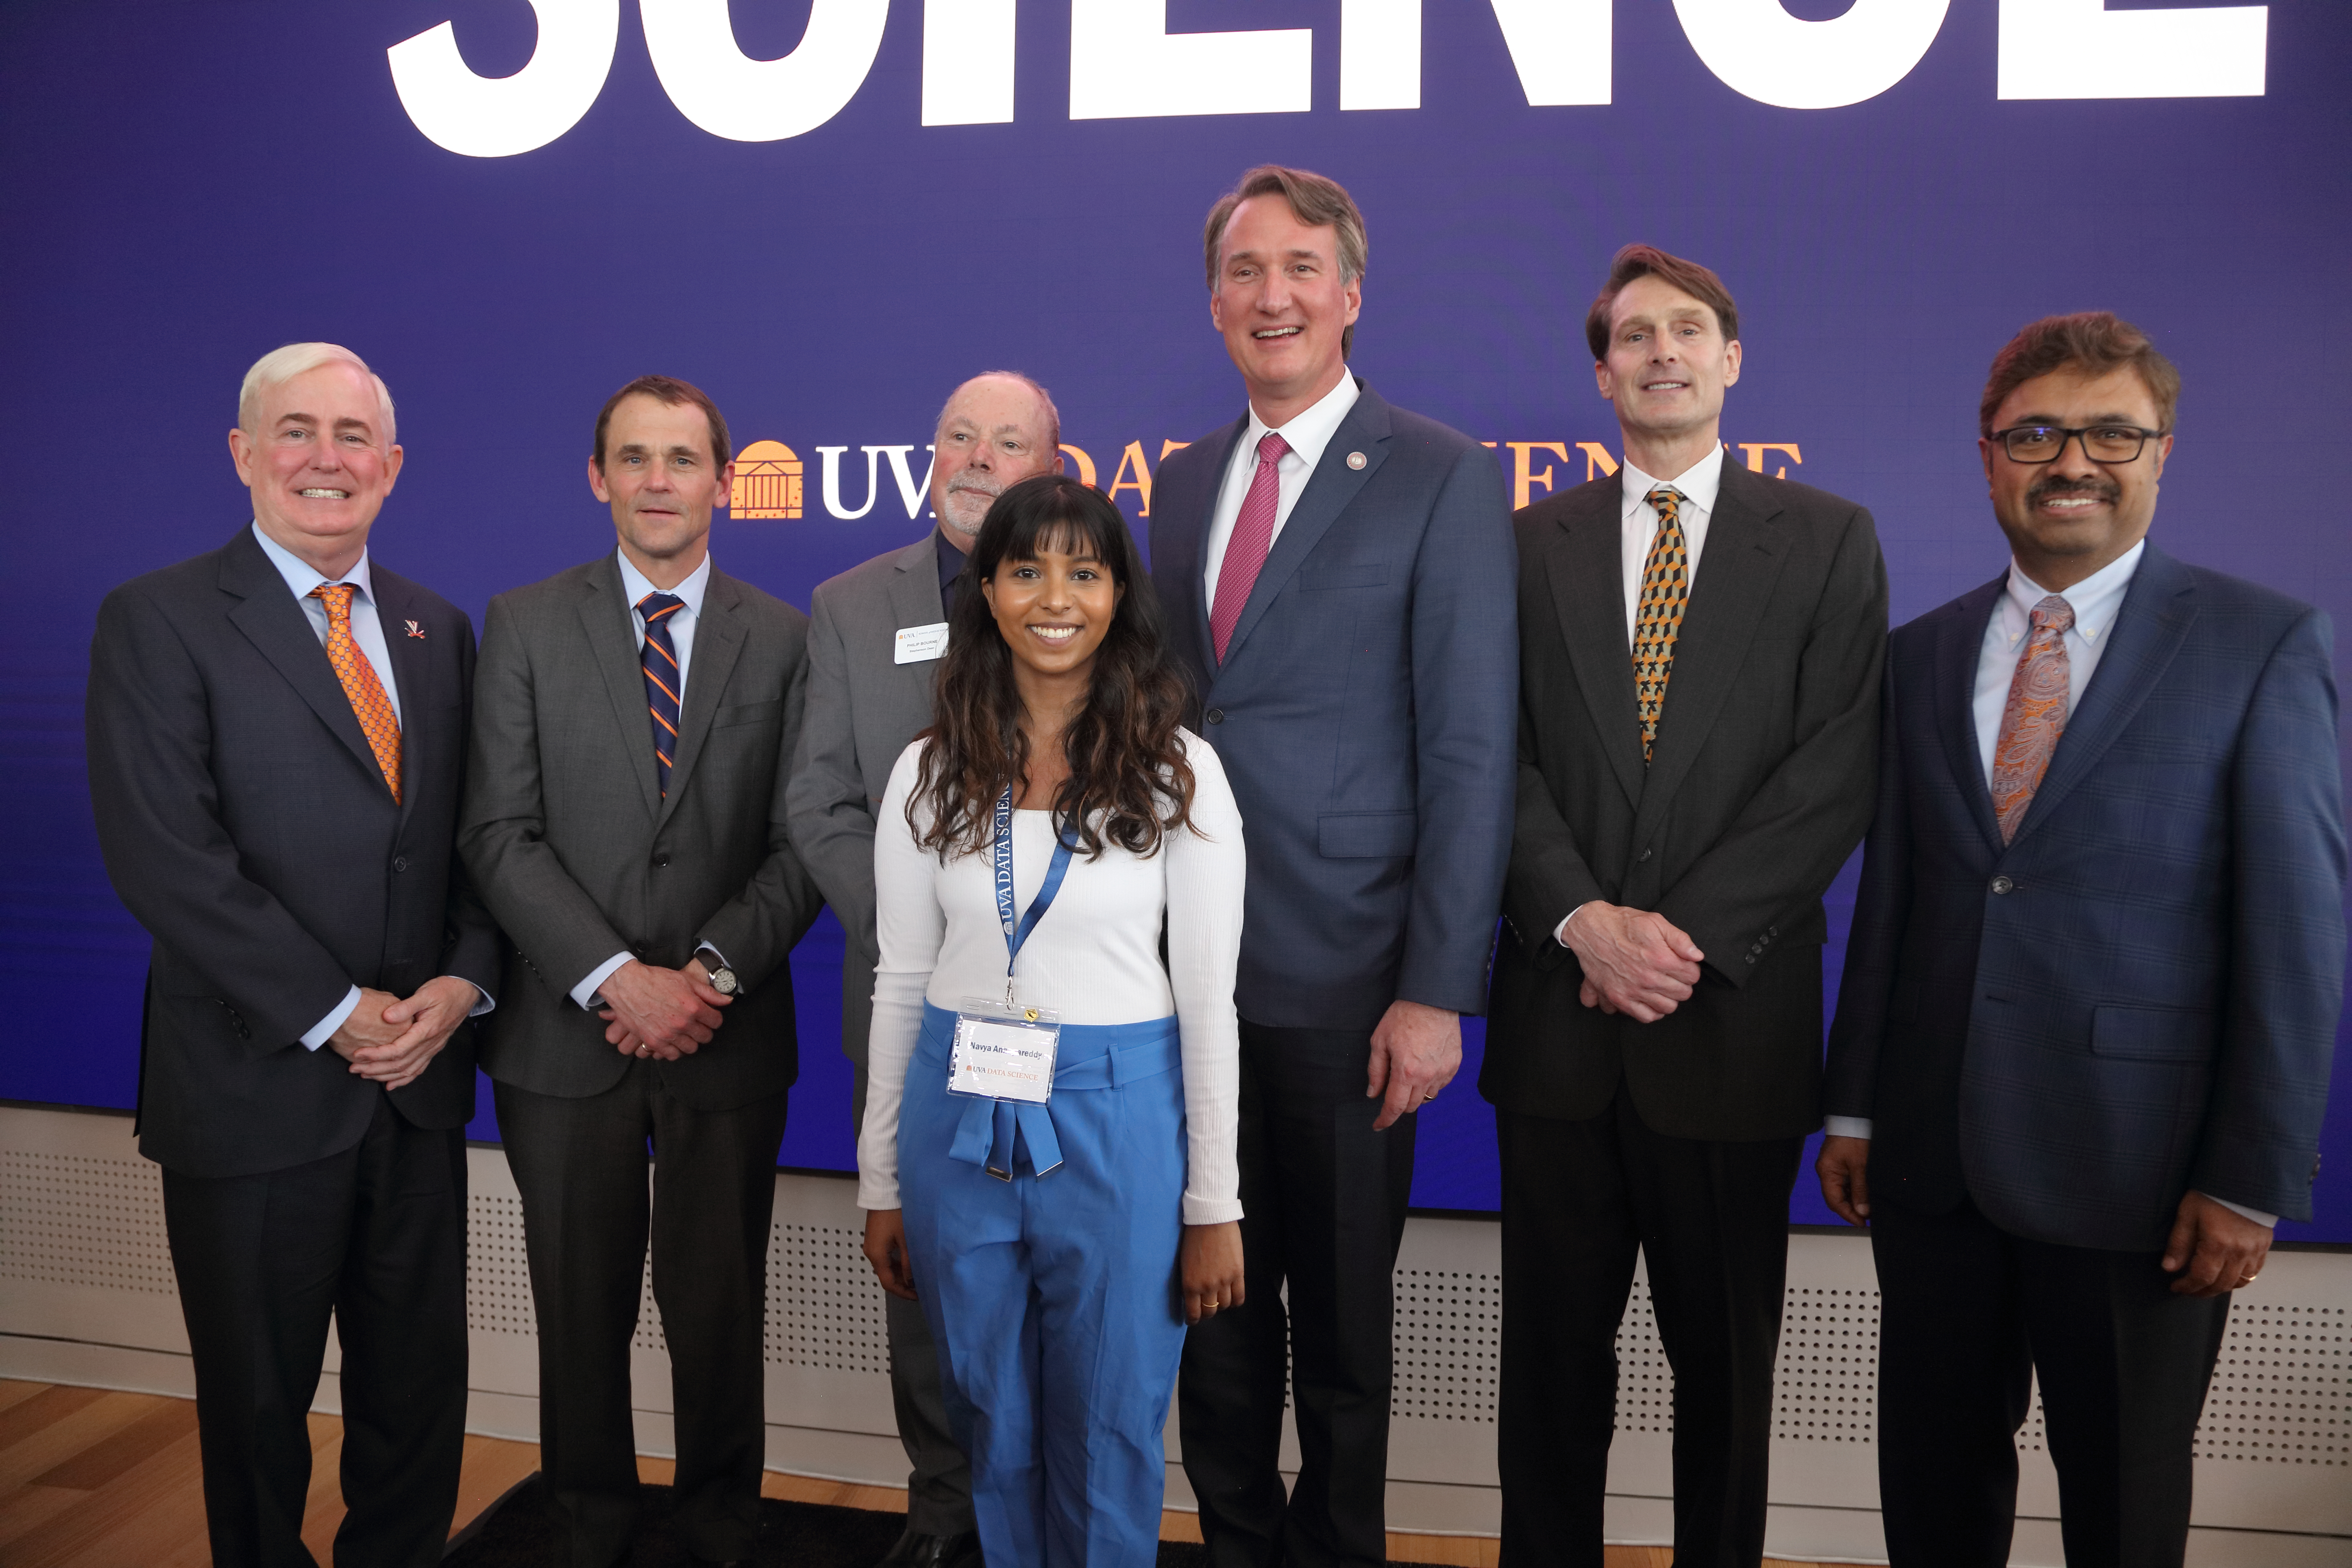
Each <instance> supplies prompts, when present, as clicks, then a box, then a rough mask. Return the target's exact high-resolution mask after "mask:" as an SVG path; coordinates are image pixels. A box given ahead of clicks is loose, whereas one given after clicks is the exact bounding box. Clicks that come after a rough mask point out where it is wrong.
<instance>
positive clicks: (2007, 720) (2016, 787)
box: [1992, 594, 2074, 844]
mask: <svg viewBox="0 0 2352 1568" xmlns="http://www.w3.org/2000/svg"><path fill="white" fill-rule="evenodd" d="M2032 622H2033V629H2032V631H2031V632H2029V633H2027V634H2026V638H2025V651H2024V652H2023V653H2021V654H2020V655H2018V658H2017V673H2016V674H2015V675H2013V676H2011V678H2010V682H2009V705H2008V706H2007V707H2005V708H2003V709H2002V710H2001V711H2000V740H1998V741H1996V742H1994V743H1993V748H1992V810H1993V815H1994V816H1997V817H1999V818H2000V841H2001V842H2002V843H2003V844H2007V843H2010V842H2011V841H2012V840H2013V839H2015V838H2016V837H2017V827H2018V824H2020V823H2021V822H2023V821H2024V820H2025V808H2026V807H2027V806H2029V805H2032V804H2033V792H2034V791H2035V790H2038V789H2040V788H2041V787H2042V774H2043V773H2048V772H2049V771H2050V755H2051V753H2052V752H2055V751H2056V750H2057V749H2058V737H2059V736H2060V735H2061V734H2063V733H2064V732H2065V729H2066V699H2067V696H2068V685H2069V682H2070V680H2071V679H2072V678H2071V676H2070V674H2069V672H2068V669H2067V667H2066V628H2067V627H2069V626H2073V625H2074V605H2070V604H2068V603H2067V602H2066V601H2065V600H2063V599H2062V598H2060V597H2059V596H2058V595H2055V594H2053V595H2050V596H2049V597H2048V598H2046V599H2044V600H2042V602H2041V603H2040V604H2038V605H2034V606H2033V614H2032Z"/></svg>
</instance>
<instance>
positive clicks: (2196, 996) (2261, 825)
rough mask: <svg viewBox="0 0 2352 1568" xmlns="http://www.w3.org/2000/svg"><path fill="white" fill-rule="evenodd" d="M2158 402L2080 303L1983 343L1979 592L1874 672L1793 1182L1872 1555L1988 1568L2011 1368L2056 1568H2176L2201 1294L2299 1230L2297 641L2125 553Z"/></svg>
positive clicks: (2007, 1514)
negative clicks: (1868, 1373) (1848, 1417)
mask: <svg viewBox="0 0 2352 1568" xmlns="http://www.w3.org/2000/svg"><path fill="white" fill-rule="evenodd" d="M2179 390H2180V377H2179V373H2178V372H2177V371H2176V370H2174V368H2173V367H2172V365H2171V364H2170V363H2168V361H2167V360H2166V359H2165V358H2164V356H2163V355H2162V354H2159V353H2157V351H2156V348H2155V346H2154V345H2153V344H2152V343H2151V342H2149V341H2148V338H2147V334H2145V333H2144V332H2142V331H2139V330H2138V329H2137V328H2136V327H2133V326H2131V325H2130V324H2129V323H2127V322H2124V321H2117V320H2116V318H2115V317H2114V316H2112V315H2109V314H2107V313H2105V311H2098V312H2090V313H2085V314H2082V315H2075V316H2060V317H2053V318H2051V319H2049V320H2046V321H2036V322H2034V323H2033V324H2032V326H2029V327H2027V328H2026V329H2025V330H2024V331H2021V332H2020V333H2019V334H2018V335H2017V337H2016V338H2015V339H2014V340H2013V341H2012V342H2011V343H2010V344H2009V346H2008V347H2007V348H2005V349H2003V350H2002V351H2001V353H2000V357H1999V358H1997V359H1996V360H1995V361H1994V362H1993V368H1992V375H1991V378H1990V383H1989V384H1988V385H1987V386H1986V388H1985V394H1984V400H1983V404H1982V407H1981V412H1980V419H1981V432H1982V438H1981V440H1980V441H1979V447H1980V449H1981V451H1982V453H1983V458H1984V466H1985V475H1986V478H1987V479H1989V480H1990V483H1991V491H1992V504H1993V514H1994V516H1995V518H1996V520H1997V521H1999V522H2000V528H2001V531H2002V532H2004V533H2005V534H2007V535H2008V536H2009V544H2010V550H2011V561H2010V565H2009V569H2008V570H2007V571H2006V572H2005V573H2003V574H2001V575H2000V577H1998V578H1996V579H1994V580H1993V581H1992V582H1990V583H1988V584H1984V585H1983V586H1982V587H1980V588H1978V589H1976V590H1974V591H1973V592H1971V593H1969V594H1966V595H1962V596H1961V597H1959V598H1958V599H1956V600H1954V601H1953V602H1952V603H1950V604H1948V605H1945V606H1944V607H1943V608H1941V609H1939V610H1936V611H1934V612H1932V613H1930V614H1928V615H1927V616H1922V617H1920V618H1919V619H1918V620H1916V621H1914V622H1912V623H1911V624H1910V625H1909V626H1905V627H1903V628H1902V629H1901V630H1899V631H1897V632H1896V633H1895V636H1894V637H1893V638H1892V639H1891V641H1890V643H1889V645H1888V648H1887V663H1886V686H1885V731H1884V734H1885V741H1884V746H1883V754H1882V757H1881V762H1880V771H1879V796H1878V813H1877V817H1876V820H1875V822H1874V825H1873V826H1872V828H1871V833H1870V839H1869V850H1868V856H1867V859H1866V862H1865V865H1864V872H1863V881H1862V891H1861V897H1860V901H1859V904H1858V906H1857V908H1856V910H1855V916H1854V923H1853V941H1852V945H1851V947H1850V948H1849V949H1848V952H1847V956H1846V966H1845V974H1844V982H1843V991H1842V993H1841V994H1840V997H1839V1002H1838V1012H1837V1020H1836V1023H1835V1025H1834V1026H1833V1027H1832V1031H1831V1036H1830V1059H1829V1068H1828V1082H1827V1092H1826V1095H1825V1100H1826V1106H1827V1110H1828V1111H1829V1113H1830V1114H1829V1131H1830V1133H1831V1136H1830V1137H1829V1138H1828V1139H1827V1140H1826V1141H1825V1142H1824V1144H1823V1147H1822V1155H1821V1160H1820V1163H1819V1166H1818V1169H1819V1172H1820V1174H1821V1179H1822V1195H1823V1197H1824V1198H1826V1199H1827V1200H1828V1202H1829V1205H1830V1206H1831V1207H1832V1209H1835V1210H1836V1211H1837V1212H1838V1213H1839V1214H1840V1215H1843V1216H1844V1217H1845V1218H1846V1219H1847V1220H1848V1221H1849V1222H1851V1223H1853V1224H1856V1225H1862V1224H1867V1225H1869V1226H1871V1234H1872V1244H1873V1252H1874V1255H1875V1257H1876V1260H1877V1265H1878V1279H1879V1289H1880V1292H1881V1310H1882V1313H1883V1316H1882V1319H1881V1323H1880V1330H1879V1373H1878V1411H1879V1416H1878V1421H1879V1432H1878V1436H1879V1449H1878V1453H1879V1484H1880V1491H1881V1496H1882V1501H1883V1505H1884V1508H1885V1528H1886V1543H1887V1550H1888V1553H1889V1555H1890V1557H1891V1558H1892V1560H1893V1561H1894V1562H1895V1563H1896V1564H1905V1563H1954V1564H1961V1563H1965V1564H1977V1563H1983V1564H1999V1563H2006V1562H2007V1561H2008V1559H2009V1546H2010V1538H2011V1530H2012V1527H2013V1523H2014V1519H2015V1513H2016V1500H2017V1453H2016V1448H2015V1447H2014V1444H2013V1442H2012V1436H2013V1434H2014V1433H2015V1432H2016V1431H2017V1429H2018V1427H2019V1426H2021V1424H2022V1423H2023V1421H2024V1419H2025V1415H2026V1413H2027V1409H2028V1401H2029V1397H2030V1390H2031V1387H2032V1379H2033V1376H2034V1375H2035V1374H2036V1373H2038V1374H2039V1375H2040V1378H2041V1385H2042V1407H2043V1413H2044V1415H2045V1418H2046V1420H2047V1423H2048V1431H2049V1440H2050V1453H2051V1458H2052V1459H2053V1461H2054V1462H2055V1464H2056V1466H2057V1468H2058V1476H2059V1484H2060V1494H2061V1498H2062V1510H2063V1534H2064V1540H2065V1553H2066V1561H2067V1562H2068V1563H2075V1564H2085V1563H2179V1562H2180V1561H2181V1558H2182V1554H2183V1552H2184V1551H2185V1550H2186V1545H2187V1541H2188V1533H2189V1492H2190V1479H2191V1477H2190V1441H2191V1438H2192V1437H2193V1436H2194V1434H2195V1432H2196V1429H2197V1422H2198V1417H2199V1415H2200V1413H2201V1411H2202V1410H2203V1407H2204V1403H2205V1392H2206V1385H2207V1384H2208V1382H2209V1381H2210V1378H2211V1376H2212V1371H2213V1363H2214V1358H2215V1355H2216V1353H2217V1352H2218V1351H2219V1350H2220V1347H2221V1335H2222V1328H2223V1325H2224V1323H2225V1322H2226V1321H2227V1319H2228V1316H2229V1310H2230V1293H2231V1291H2232V1290H2235V1289H2240V1288H2242V1287H2244V1286H2249V1285H2252V1283H2253V1282H2254V1280H2255V1279H2256V1277H2257V1276H2258V1275H2259V1274H2260V1272H2261V1270H2262V1267H2263V1258H2264V1257H2265V1256H2266V1255H2267V1254H2268V1252H2269V1250H2270V1245H2271V1228H2272V1226H2273V1225H2274V1224H2275V1223H2276V1222H2277V1221H2278V1220H2279V1219H2280V1218H2282V1217H2284V1218H2291V1219H2307V1218H2309V1217H2310V1215H2311V1200H2310V1185H2311V1181H2312V1178H2313V1176H2314V1175H2315V1173H2316V1171H2317V1163H2318V1161H2317V1152H2316V1151H2317V1147H2318V1139H2319V1129H2320V1120H2321V1115H2322V1112H2323V1111H2324V1110H2325V1109H2326V1098H2327V1079H2328V1068H2329V1062H2330V1058H2331V1055H2332V1052H2333V1048H2334V1041H2335V1033H2336V1010H2337V1006H2338V1005H2339V1003H2340V1002H2341V1000H2342V994H2343V963H2344V937H2345V931H2344V918H2343V900H2344V878H2345V842H2344V817H2343V808H2342V800H2341V792H2340V783H2339V776H2338V769H2337V764H2336V685H2335V679H2334V677H2333V675H2332V673H2331V667H2330V641H2331V636H2330V630H2329V626H2328V620H2327V617H2326V615H2324V614H2323V613H2321V612H2320V611H2318V610H2315V609H2314V608H2312V607H2311V606H2310V605H2304V604H2299V603H2297V602H2295V601H2294V600H2293V599H2290V598H2287V597H2286V596H2284V595H2281V594H2278V593H2274V592H2273V591H2272V590H2270V589H2268V588H2263V587H2258V586H2256V585H2255V584H2252V583H2247V582H2242V581H2240V580H2239V579H2237V578H2234V577H2225V576H2223V575H2222V574H2220V573H2218V572H2212V571H2209V570H2207V569H2205V568H2203V567H2201V566H2191V565H2189V564H2188V563H2184V562H2180V561H2176V560H2174V559H2173V558H2172V557H2170V556H2169V555H2167V554H2166V553H2164V552H2163V551H2161V550H2159V549H2158V548H2157V546H2155V545H2154V544H2151V543H2149V542H2147V531H2148V525H2149V523H2150V522H2151V521H2153V520H2154V518H2155V514H2156V500H2157V481H2158V479H2159V478H2161V476H2162V475H2163V472H2164V465H2165V462H2166V460H2167V459H2168V458H2169V457H2170V455H2171V452H2172V443H2173V436H2172V421H2173V409H2174V405H2175V404H2176V402H2177V401H2178V399H2179ZM2275 563H2276V565H2277V567H2278V569H2279V570H2281V571H2283V572H2284V571H2286V570H2290V569H2291V563H2289V562H2288V561H2287V560H2286V559H2284V557H2281V558H2275Z"/></svg>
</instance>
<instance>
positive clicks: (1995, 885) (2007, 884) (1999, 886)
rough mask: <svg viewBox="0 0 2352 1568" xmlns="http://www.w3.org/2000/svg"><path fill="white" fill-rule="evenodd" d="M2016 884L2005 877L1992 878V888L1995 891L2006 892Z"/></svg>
mask: <svg viewBox="0 0 2352 1568" xmlns="http://www.w3.org/2000/svg"><path fill="white" fill-rule="evenodd" d="M2016 886H2017V884H2016V883H2015V882H2012V881H2011V880H2010V879H2008V878H2007V877H1995V878H1994V879H1992V890H1993V891H1994V892H1996V893H2006V892H2008V891H2009V890H2010V889H2012V888H2014V887H2016Z"/></svg>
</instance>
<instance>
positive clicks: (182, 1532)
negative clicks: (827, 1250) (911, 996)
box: [0, 1381, 1810, 1568]
mask: <svg viewBox="0 0 2352 1568" xmlns="http://www.w3.org/2000/svg"><path fill="white" fill-rule="evenodd" d="M342 1440H343V1424H342V1423H341V1421H339V1420H337V1419H336V1418H335V1417H333V1416H331V1415H312V1416H311V1417H310V1452H311V1457H312V1468H311V1472H310V1473H311V1479H310V1510H309V1511H308V1512H307V1513H306V1514H305V1515H304V1516H303V1520H302V1539H303V1540H304V1542H307V1543H308V1544H309V1545H310V1552H311V1554H312V1555H313V1556H315V1557H317V1558H318V1559H319V1561H320V1563H327V1562H329V1561H331V1553H330V1542H331V1541H332V1540H333V1539H334V1534H335V1527H336V1526H337V1525H338V1524H340V1523H341V1521H342V1517H343V1502H342V1498H341V1495H340V1493H339V1491H338V1489H337V1486H336V1479H335V1478H336V1470H337V1450H338V1449H339V1448H341V1446H342ZM537 1468H539V1447H538V1445H537V1444H534V1443H509V1442H505V1441H502V1440H500V1439H499V1438H496V1437H467V1439H466V1468H465V1479H464V1480H463V1481H462V1482H461V1483H460V1484H459V1487H458V1491H457V1521H458V1523H459V1525H460V1526H462V1525H463V1524H464V1523H466V1522H467V1521H471V1520H472V1519H473V1518H474V1516H475V1515H476V1514H478V1513H479V1512H480V1511H481V1510H483V1509H484V1508H486V1507H488V1505H489V1504H490V1503H491V1502H493V1501H495V1500H497V1499H498V1498H499V1496H500V1495H502V1494H503V1493H504V1492H505V1491H506V1489H508V1488H509V1487H511V1486H513V1485H514V1484H515V1483H516V1482H517V1481H519V1480H520V1479H523V1478H524V1477H525V1476H527V1475H529V1474H530V1473H531V1472H532V1471H533V1470H535V1469H537ZM637 1469H638V1473H639V1474H640V1475H641V1476H642V1477H643V1478H644V1479H646V1480H648V1481H652V1482H656V1483H666V1482H667V1481H668V1479H670V1463H669V1461H668V1460H667V1459H644V1458H641V1459H639V1460H638V1461H637ZM761 1492H762V1493H764V1494H765V1495H766V1496H769V1497H772V1498H788V1499H791V1500H795V1501H799V1502H818V1503H831V1504H835V1505H836V1506H838V1507H843V1508H866V1509H878V1510H886V1511H887V1512H891V1513H904V1512H906V1511H907V1494H906V1492H905V1491H904V1490H902V1489H898V1488H895V1487H861V1486H852V1485H850V1484H848V1483H846V1482H842V1481H820V1480H811V1479H807V1478H805V1477H803V1476H785V1475H778V1474H776V1473H775V1472H773V1471H771V1472H769V1474H768V1476H767V1478H766V1479H765V1480H764V1481H763V1482H762V1484H761ZM452 1533H455V1531H452ZM1160 1539H1161V1540H1163V1541H1198V1540H1200V1539H1201V1530H1200V1524H1199V1521H1197V1520H1196V1519H1195V1518H1194V1516H1193V1515H1192V1514H1189V1513H1177V1512H1173V1511H1171V1512H1169V1513H1167V1514H1164V1515H1162V1516H1161V1520H1160ZM1389 1555H1390V1556H1391V1558H1395V1559H1397V1560H1399V1561H1402V1562H1412V1563H1458V1564H1465V1565H1478V1568H1486V1565H1491V1564H1495V1563H1500V1562H1501V1560H1502V1558H1501V1553H1500V1549H1499V1547H1498V1545H1497V1543H1496V1542H1493V1541H1491V1540H1486V1539H1481V1538H1473V1537H1466V1536H1445V1535H1404V1534H1399V1533H1395V1532H1391V1534H1390V1536H1389ZM1673 1561H1674V1553H1673V1552H1669V1551H1668V1550H1666V1549H1665V1548H1664V1547H1662V1546H1612V1547H1611V1548H1609V1568H1669V1565H1670V1564H1671V1563H1673ZM211 1562H212V1553H211V1552H210V1551H208V1550H207V1549H206V1547H205V1501H204V1493H203V1481H202V1473H201V1468H200V1466H199V1462H198V1459H197V1455H196V1407H195V1405H194V1404H193V1403H191V1402H190V1401H188V1400H184V1399H167V1398H164V1397H163V1396H162V1395H160V1394H117V1393H112V1392H110V1391H108V1390H106V1389H102V1388H73V1387H68V1386H64V1385H62V1384H41V1383H10V1382H5V1381H0V1568H121V1565H122V1564H124V1563H138V1564H140V1565H141V1568H210V1564H211ZM1786 1568H1810V1565H1804V1564H1789V1565H1786Z"/></svg>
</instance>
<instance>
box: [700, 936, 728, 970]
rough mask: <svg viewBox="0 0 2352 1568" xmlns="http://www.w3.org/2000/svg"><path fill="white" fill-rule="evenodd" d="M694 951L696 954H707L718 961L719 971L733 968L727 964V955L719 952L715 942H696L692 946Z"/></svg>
mask: <svg viewBox="0 0 2352 1568" xmlns="http://www.w3.org/2000/svg"><path fill="white" fill-rule="evenodd" d="M694 951H695V952H707V953H709V954H710V955H711V956H712V957H713V958H716V959H717V960H718V961H719V968H721V969H732V968H734V967H735V966H734V965H733V964H731V963H728V962H727V955H726V954H725V953H723V952H719V947H718V944H717V943H715V942H696V943H695V944H694Z"/></svg>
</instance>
